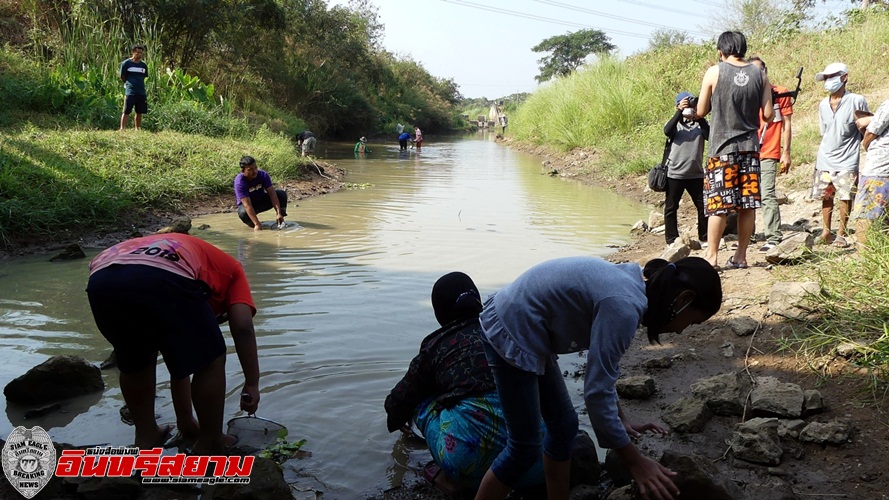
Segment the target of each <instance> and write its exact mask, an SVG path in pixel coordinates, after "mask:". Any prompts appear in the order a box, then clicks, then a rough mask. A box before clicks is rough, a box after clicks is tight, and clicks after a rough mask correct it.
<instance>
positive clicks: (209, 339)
mask: <svg viewBox="0 0 889 500" xmlns="http://www.w3.org/2000/svg"><path fill="white" fill-rule="evenodd" d="M86 292H87V295H88V296H89V303H90V308H91V309H92V313H93V317H94V318H95V321H96V326H97V327H98V328H99V331H100V332H101V333H102V336H103V337H105V338H106V339H108V341H109V342H110V343H111V345H112V346H114V352H115V353H116V354H117V359H118V368H119V369H120V390H121V393H122V394H123V398H124V401H125V402H126V404H127V406H128V407H129V409H130V413H131V415H132V417H133V422H134V424H135V426H136V438H135V445H136V446H138V447H139V448H156V447H160V446H162V445H163V444H164V442H165V441H167V440H168V439H169V438H170V436H169V434H171V431H172V429H171V428H169V427H168V428H161V427H159V426H158V424H157V420H156V418H155V415H154V398H155V376H156V369H157V353H158V352H160V353H161V355H162V356H163V358H164V364H165V365H166V366H167V370H168V371H169V372H170V392H171V393H172V398H173V408H174V410H175V412H176V423H177V426H178V428H179V433H180V434H181V435H182V437H183V438H185V439H188V440H190V439H192V438H196V439H197V441H196V442H195V443H194V446H193V448H192V449H193V451H194V453H195V454H198V455H215V454H225V451H226V448H229V447H231V446H233V445H234V444H236V443H237V440H238V439H237V437H235V436H232V435H228V434H223V432H222V420H223V410H224V407H225V380H226V375H225V358H226V347H225V340H224V339H223V338H222V332H221V330H220V329H219V324H221V323H224V322H225V321H228V322H229V327H230V329H231V334H232V338H233V339H234V342H235V350H236V351H237V353H238V360H239V361H240V364H241V370H242V371H243V372H244V386H243V388H242V390H241V391H240V392H239V394H242V395H243V396H242V398H241V409H242V410H244V411H246V412H249V413H254V412H256V409H257V407H258V405H259V361H258V360H257V355H256V335H255V332H254V330H253V315H254V314H256V307H255V306H254V305H253V297H252V295H251V293H250V286H249V284H248V283H247V276H246V275H245V274H244V269H243V268H242V267H241V264H240V263H239V262H238V261H237V260H235V259H234V258H233V257H231V256H229V255H228V254H226V253H225V252H223V251H222V250H220V249H218V248H216V247H215V246H213V245H211V244H210V243H207V242H205V241H203V240H201V239H199V238H195V237H194V236H189V235H187V234H176V233H171V234H155V235H151V236H144V237H141V238H135V239H132V240H128V241H124V242H122V243H119V244H117V245H114V246H113V247H111V248H109V249H107V250H105V251H103V252H102V253H100V254H99V255H98V256H97V257H96V258H94V259H93V260H92V262H90V277H89V283H88V285H87V289H86ZM192 405H194V411H195V412H196V413H197V420H195V417H194V416H193V415H192V411H191V408H192Z"/></svg>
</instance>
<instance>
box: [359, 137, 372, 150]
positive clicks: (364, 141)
mask: <svg viewBox="0 0 889 500" xmlns="http://www.w3.org/2000/svg"><path fill="white" fill-rule="evenodd" d="M355 153H373V151H371V150H370V148H369V147H367V138H366V137H362V138H361V139H358V142H356V143H355Z"/></svg>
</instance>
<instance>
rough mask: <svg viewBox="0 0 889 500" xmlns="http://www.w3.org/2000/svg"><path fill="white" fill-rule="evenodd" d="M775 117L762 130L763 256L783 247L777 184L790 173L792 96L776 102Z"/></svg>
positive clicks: (782, 89) (754, 59) (763, 67)
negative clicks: (780, 245)
mask: <svg viewBox="0 0 889 500" xmlns="http://www.w3.org/2000/svg"><path fill="white" fill-rule="evenodd" d="M749 61H750V62H751V63H753V64H755V65H757V66H759V69H761V70H762V72H763V73H765V74H767V75H768V74H769V69H768V67H767V66H766V63H765V61H763V60H762V59H761V58H759V57H758V56H753V57H751V58H750V59H749ZM772 93H773V94H785V93H787V89H786V88H785V87H779V86H777V85H772ZM773 104H774V110H775V117H774V118H772V120H771V121H765V120H763V121H762V123H761V124H760V127H759V142H760V150H759V165H760V184H761V185H762V220H763V224H764V225H765V234H766V244H765V245H763V246H762V247H760V249H759V251H760V252H770V251H771V250H772V249H773V248H775V247H776V246H778V244H779V243H781V239H782V238H783V235H782V234H781V208H780V207H779V206H778V193H777V182H778V174H786V173H787V172H788V171H790V141H791V135H792V130H791V118H792V117H793V104H792V103H791V102H790V97H789V96H786V95H785V96H783V97H779V98H777V99H775V102H774V103H773Z"/></svg>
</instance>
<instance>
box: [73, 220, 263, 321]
mask: <svg viewBox="0 0 889 500" xmlns="http://www.w3.org/2000/svg"><path fill="white" fill-rule="evenodd" d="M112 264H142V265H146V266H151V267H156V268H159V269H163V270H165V271H169V272H171V273H174V274H178V275H179V276H184V277H186V278H188V279H193V280H200V281H203V282H204V283H206V284H207V285H209V286H210V290H211V291H212V296H211V297H210V307H212V308H213V312H215V313H216V314H221V313H223V312H226V311H228V309H229V307H231V305H232V304H247V305H248V306H250V309H252V310H253V314H256V306H254V305H253V296H252V295H251V294H250V284H249V283H248V282H247V275H246V274H244V268H243V267H241V263H240V262H238V261H237V260H235V259H234V258H233V257H232V256H230V255H229V254H227V253H225V252H223V251H222V250H220V249H218V248H216V247H215V246H213V245H211V244H210V243H207V242H206V241H204V240H202V239H200V238H195V237H194V236H189V235H187V234H179V233H169V234H153V235H151V236H143V237H141V238H134V239H132V240H127V241H124V242H121V243H118V244H117V245H114V246H113V247H111V248H109V249H107V250H105V251H103V252H102V253H100V254H99V255H97V256H96V258H94V259H93V260H92V262H90V274H93V273H95V272H96V271H98V270H100V269H104V268H106V267H108V266H110V265H112Z"/></svg>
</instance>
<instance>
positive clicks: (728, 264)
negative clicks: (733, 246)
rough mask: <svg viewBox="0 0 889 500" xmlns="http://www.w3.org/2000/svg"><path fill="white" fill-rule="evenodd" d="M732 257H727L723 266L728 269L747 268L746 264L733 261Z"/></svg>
mask: <svg viewBox="0 0 889 500" xmlns="http://www.w3.org/2000/svg"><path fill="white" fill-rule="evenodd" d="M733 259H734V257H729V258H728V262H726V263H725V267H726V268H728V269H747V264H741V263H738V262H735V261H734V260H733Z"/></svg>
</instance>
